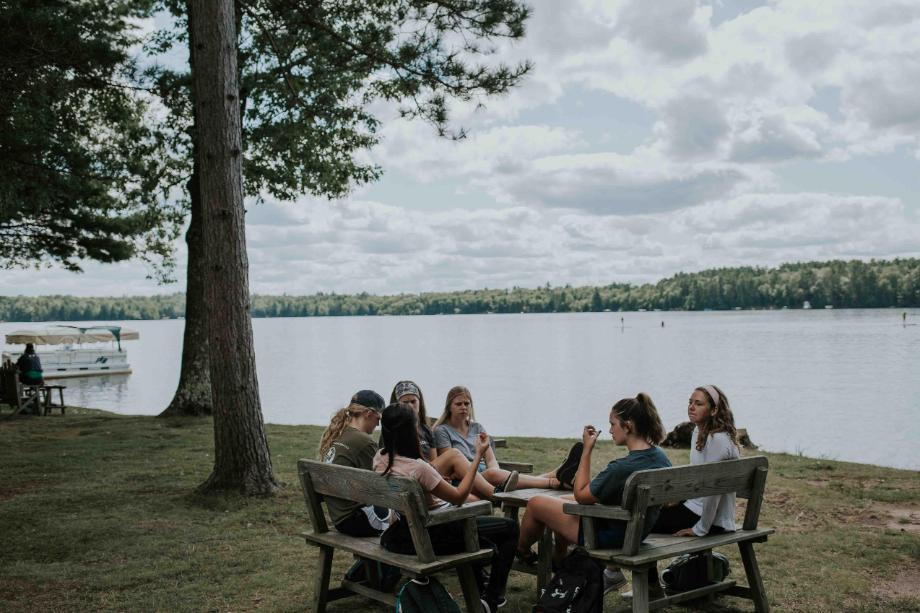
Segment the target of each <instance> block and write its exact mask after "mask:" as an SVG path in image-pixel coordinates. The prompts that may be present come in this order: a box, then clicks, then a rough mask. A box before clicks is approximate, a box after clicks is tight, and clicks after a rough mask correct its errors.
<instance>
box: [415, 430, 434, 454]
mask: <svg viewBox="0 0 920 613" xmlns="http://www.w3.org/2000/svg"><path fill="white" fill-rule="evenodd" d="M434 443H435V441H434V432H432V431H431V428H429V427H428V426H419V427H418V446H419V448H420V449H421V450H422V459H423V460H425V461H426V462H427V461H428V458H430V457H431V450H432V449H437V445H435V444H434Z"/></svg>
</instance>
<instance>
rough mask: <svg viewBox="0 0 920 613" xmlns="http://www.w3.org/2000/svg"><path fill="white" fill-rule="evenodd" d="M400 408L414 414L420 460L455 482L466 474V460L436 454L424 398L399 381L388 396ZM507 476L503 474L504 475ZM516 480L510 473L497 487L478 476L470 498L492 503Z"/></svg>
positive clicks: (412, 384) (449, 453)
mask: <svg viewBox="0 0 920 613" xmlns="http://www.w3.org/2000/svg"><path fill="white" fill-rule="evenodd" d="M395 403H400V404H404V405H406V406H407V407H409V408H410V409H412V410H413V411H414V412H415V415H416V418H417V420H416V421H417V427H418V440H419V451H420V452H421V458H422V459H423V460H425V461H426V462H428V463H429V464H431V465H432V466H433V467H434V468H435V469H436V470H437V471H438V472H439V473H440V474H441V475H443V476H444V477H447V478H448V479H450V480H452V481H455V482H459V481H460V480H461V479H463V476H464V475H465V474H466V473H467V469H468V468H469V465H470V458H467V457H465V456H464V455H463V454H462V453H460V451H458V450H456V449H451V450H448V451H447V452H445V453H440V450H436V446H435V437H434V432H433V431H432V429H431V426H430V425H429V423H428V422H429V419H428V414H427V411H426V409H425V397H424V396H423V395H422V390H421V388H419V386H418V385H417V384H416V383H415V382H414V381H408V380H405V381H400V382H398V383H397V384H396V385H395V386H394V387H393V393H392V394H390V404H395ZM506 472H507V471H506ZM518 478H519V475H518V472H517V471H511V472H510V473H508V475H507V476H506V477H505V479H504V480H503V481H501V482H499V483H493V482H490V481H487V480H486V479H484V478H483V477H482V476H481V475H479V474H478V473H477V474H476V476H475V478H474V480H473V494H474V498H477V497H478V498H484V499H492V496H494V495H495V494H497V493H499V492H502V491H511V490H513V489H514V488H515V487H516V485H517V480H518Z"/></svg>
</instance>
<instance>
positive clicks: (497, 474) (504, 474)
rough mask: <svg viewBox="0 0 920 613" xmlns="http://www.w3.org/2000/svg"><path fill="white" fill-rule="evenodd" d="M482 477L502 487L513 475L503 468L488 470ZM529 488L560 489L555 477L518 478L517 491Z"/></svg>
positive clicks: (523, 476)
mask: <svg viewBox="0 0 920 613" xmlns="http://www.w3.org/2000/svg"><path fill="white" fill-rule="evenodd" d="M481 474H482V476H483V477H485V480H486V481H488V482H489V483H491V484H492V485H501V484H502V483H504V482H505V479H507V478H508V475H510V474H511V473H510V472H509V471H507V470H504V469H502V468H487V469H486V470H484V471H482V473H481ZM528 487H541V488H544V489H558V488H559V481H558V480H557V479H556V478H555V477H551V476H548V475H546V476H544V475H540V476H536V477H535V476H533V475H520V476H519V477H518V483H517V489H519V490H520V489H524V488H528Z"/></svg>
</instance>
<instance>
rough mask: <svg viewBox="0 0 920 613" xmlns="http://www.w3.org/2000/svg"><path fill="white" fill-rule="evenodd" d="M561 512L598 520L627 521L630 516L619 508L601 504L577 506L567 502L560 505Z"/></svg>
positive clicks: (574, 503)
mask: <svg viewBox="0 0 920 613" xmlns="http://www.w3.org/2000/svg"><path fill="white" fill-rule="evenodd" d="M562 510H563V511H565V512H566V513H568V514H569V515H581V516H583V517H598V518H600V519H621V520H623V521H627V520H629V518H630V517H632V514H631V513H630V512H629V511H627V510H626V509H623V508H621V507H612V506H610V507H608V506H605V505H602V504H578V503H577V502H567V503H565V504H564V505H562Z"/></svg>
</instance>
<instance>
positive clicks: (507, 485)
mask: <svg viewBox="0 0 920 613" xmlns="http://www.w3.org/2000/svg"><path fill="white" fill-rule="evenodd" d="M520 476H521V475H520V473H518V471H516V470H512V471H511V472H510V473H509V474H508V476H507V477H505V480H504V481H502V484H501V485H496V486H495V491H494V492H493V494H501V493H502V492H513V491H514V489H515V488H516V487H517V483H518V478H519V477H520Z"/></svg>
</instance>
